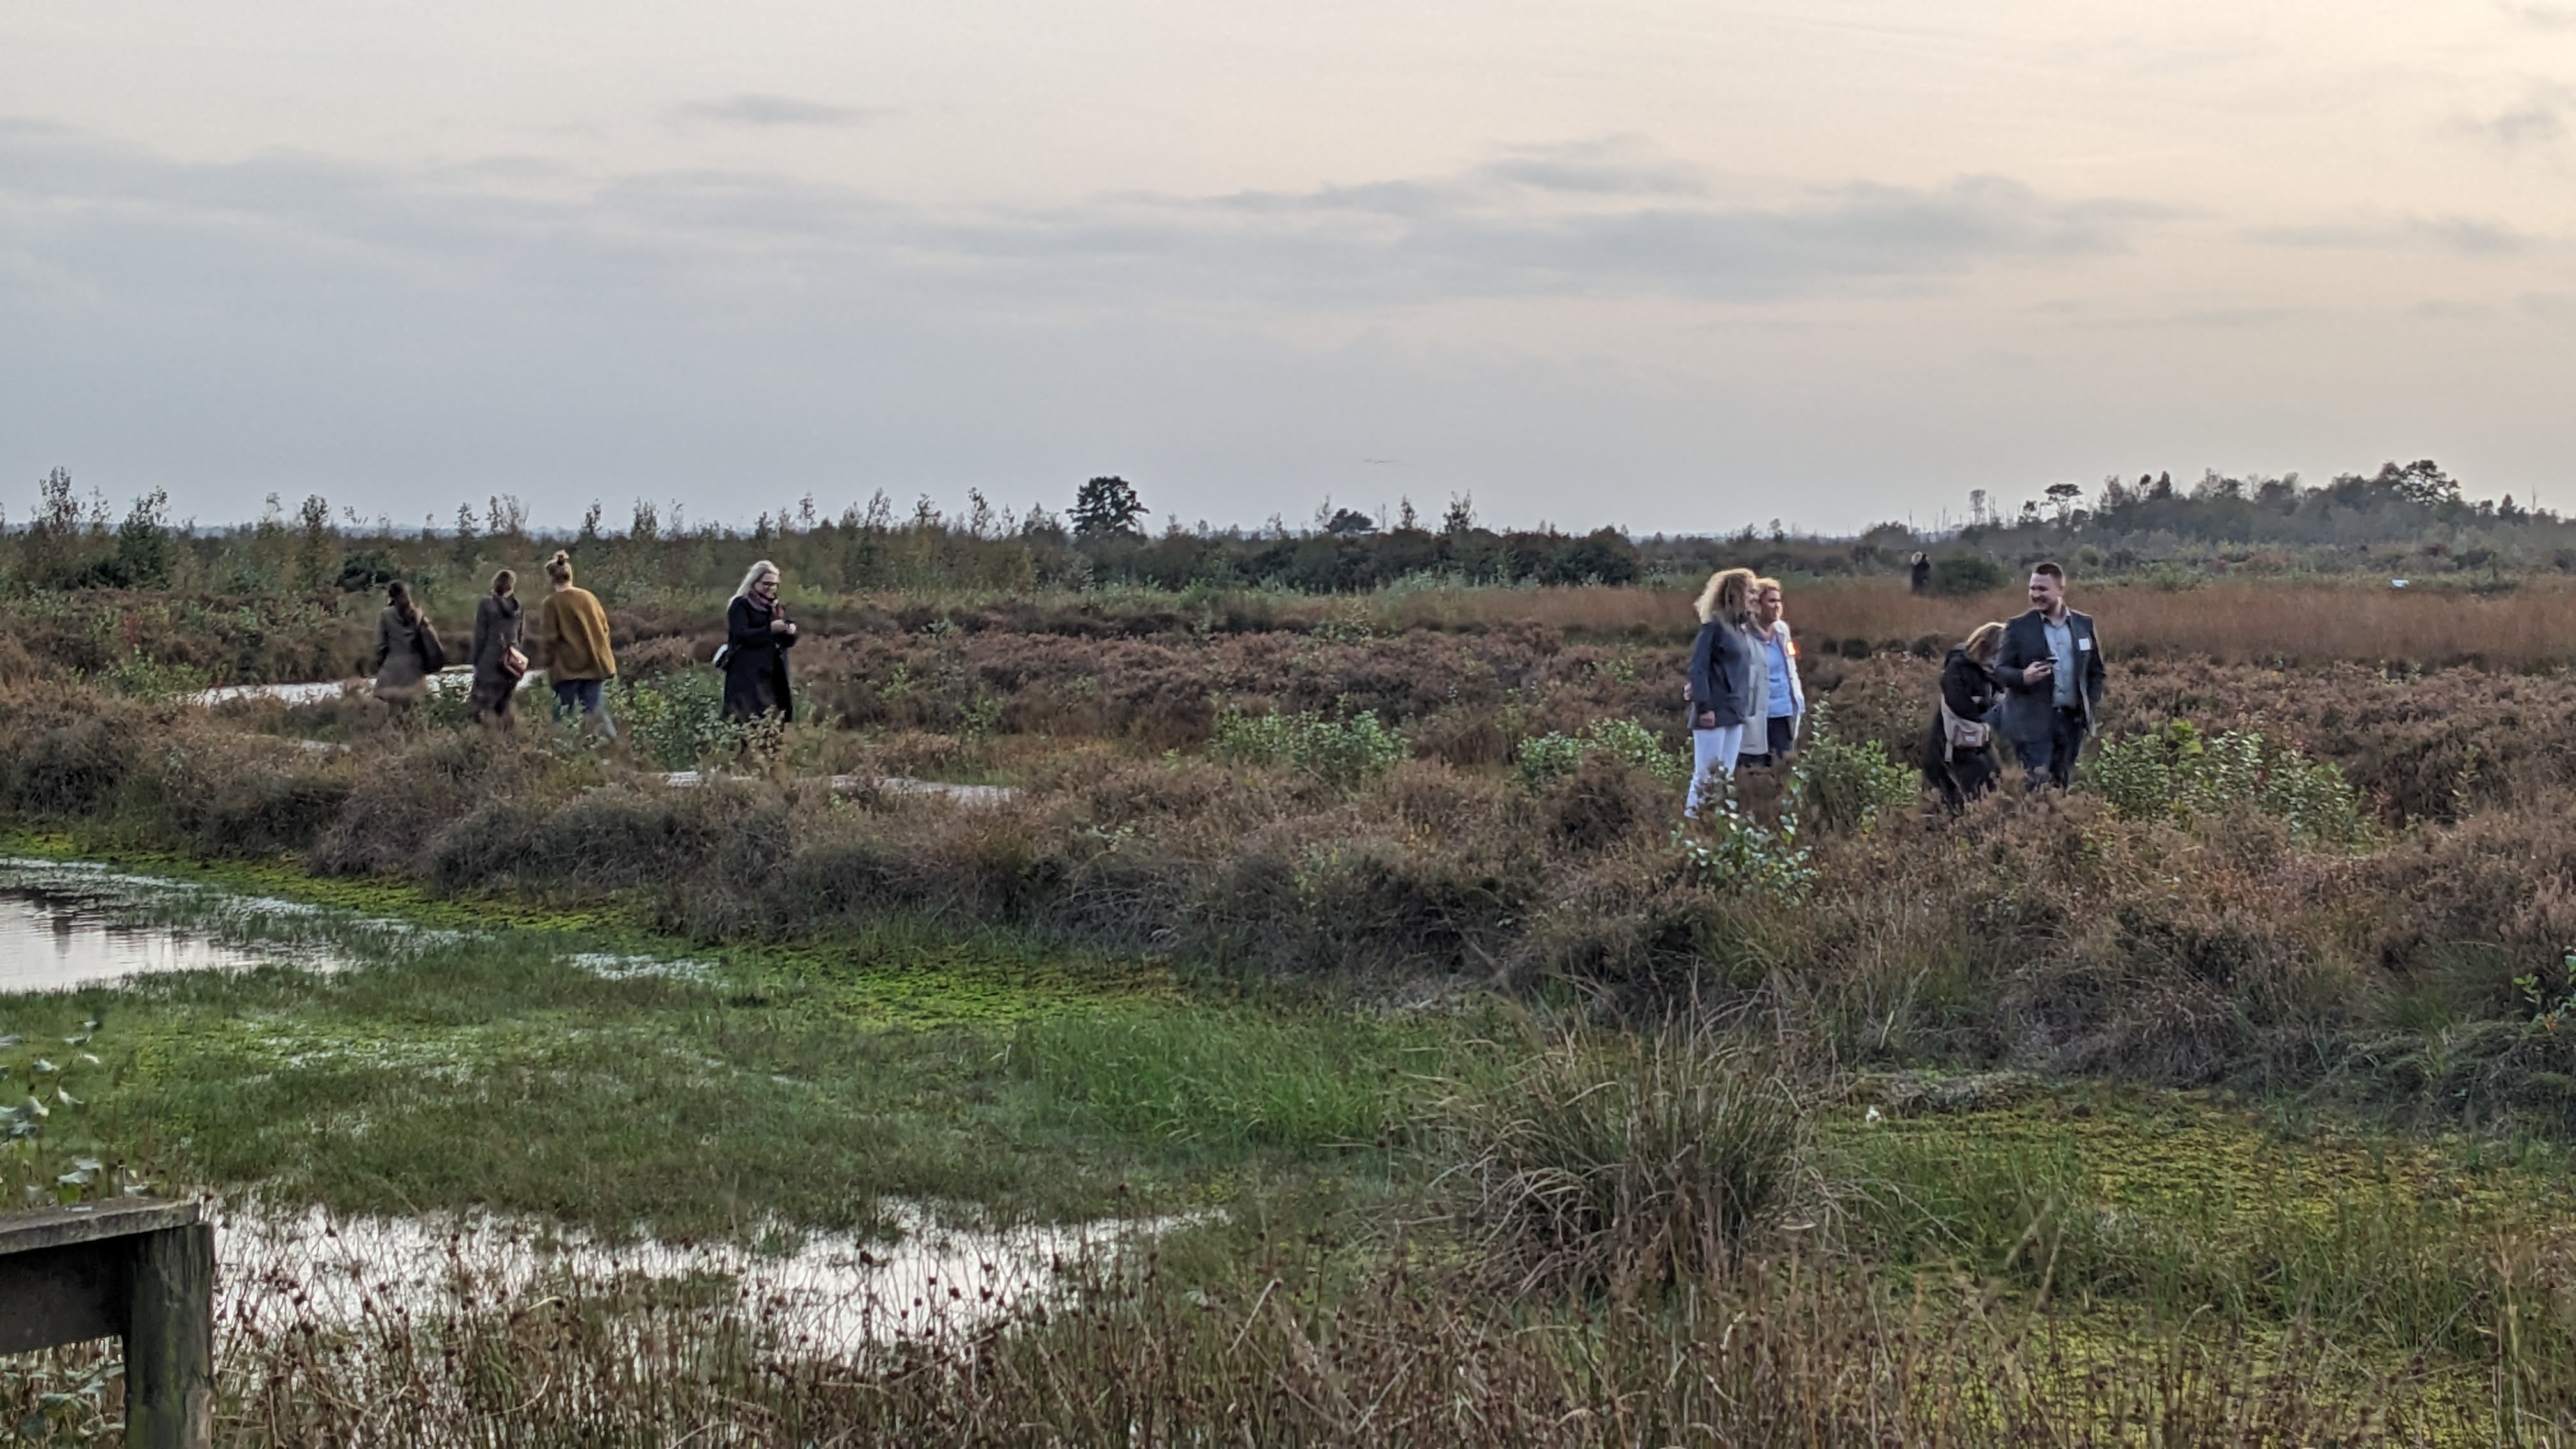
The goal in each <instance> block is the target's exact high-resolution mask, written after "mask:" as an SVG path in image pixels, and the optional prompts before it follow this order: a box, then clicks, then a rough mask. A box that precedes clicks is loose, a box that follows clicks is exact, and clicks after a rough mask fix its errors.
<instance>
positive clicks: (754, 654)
mask: <svg viewBox="0 0 2576 1449" xmlns="http://www.w3.org/2000/svg"><path fill="white" fill-rule="evenodd" d="M795 642H796V625H795V624H794V623H792V622H790V621H789V619H788V617H787V607H786V606H785V605H783V604H781V603H779V602H778V565H776V564H774V563H771V562H770V561H769V560H767V559H762V560H761V561H760V562H758V563H756V564H753V565H752V566H751V572H749V573H747V574H744V575H743V576H742V587H741V588H738V589H736V590H734V593H733V603H732V604H731V605H729V606H727V607H726V609H725V646H724V649H723V650H722V651H721V653H720V655H719V656H718V659H717V663H719V664H720V665H722V666H723V668H724V676H725V686H724V717H725V718H726V719H729V720H732V721H734V722H735V723H737V724H749V723H750V722H751V721H753V720H756V719H758V718H760V717H761V716H762V715H765V714H768V713H770V712H771V711H773V710H775V711H776V712H777V713H778V717H779V718H780V719H781V720H789V719H794V718H795V717H796V708H795V705H794V703H793V702H792V701H791V699H790V697H789V695H788V691H787V650H788V648H789V647H790V646H792V645H793V644H795Z"/></svg>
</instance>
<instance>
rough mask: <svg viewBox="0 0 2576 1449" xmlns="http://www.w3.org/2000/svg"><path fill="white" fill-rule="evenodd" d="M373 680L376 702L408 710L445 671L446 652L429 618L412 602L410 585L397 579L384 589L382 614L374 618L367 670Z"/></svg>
mask: <svg viewBox="0 0 2576 1449" xmlns="http://www.w3.org/2000/svg"><path fill="white" fill-rule="evenodd" d="M369 667H370V668H371V669H372V670H373V671H374V673H375V676H376V698H378V699H381V700H383V701H384V702H385V703H387V704H390V705H393V706H394V707H396V708H397V709H403V710H408V709H410V708H411V707H412V706H413V705H415V704H418V703H420V701H421V696H423V695H425V694H427V693H429V677H430V676H431V675H433V674H436V673H437V672H438V671H440V670H442V669H445V668H446V667H447V651H446V649H444V648H442V647H441V646H440V644H439V642H438V631H437V630H436V629H433V628H431V627H430V626H429V616H428V615H427V614H424V613H422V612H421V611H420V606H419V605H418V604H416V603H414V602H413V601H412V597H411V585H409V584H406V583H404V582H403V581H402V580H400V579H396V580H394V581H393V582H392V583H390V584H387V585H386V586H385V608H384V612H383V613H380V614H378V615H376V654H375V660H374V663H373V664H372V665H370V666H369Z"/></svg>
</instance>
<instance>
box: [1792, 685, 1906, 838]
mask: <svg viewBox="0 0 2576 1449" xmlns="http://www.w3.org/2000/svg"><path fill="white" fill-rule="evenodd" d="M1795 760H1796V763H1795V765H1794V767H1793V768H1792V771H1791V778H1792V786H1791V788H1792V789H1793V790H1794V791H1796V793H1797V794H1798V795H1799V797H1801V798H1802V799H1803V800H1805V801H1806V802H1807V803H1808V804H1809V805H1811V806H1812V807H1813V808H1814V810H1815V820H1816V826H1817V828H1818V829H1820V830H1827V831H1836V832H1842V833H1847V834H1853V835H1858V834H1862V833H1865V832H1866V831H1868V829H1869V828H1870V827H1871V826H1873V825H1875V824H1877V823H1878V817H1879V816H1880V815H1881V814H1883V813H1885V812H1887V811H1890V810H1907V809H1911V808H1913V806H1914V805H1915V804H1916V803H1917V802H1918V801H1919V800H1921V799H1922V795H1923V778H1922V774H1921V772H1919V771H1917V770H1915V769H1912V768H1910V767H1908V766H1905V765H1900V764H1898V763H1896V762H1895V761H1893V760H1891V759H1889V758H1888V757H1887V747H1886V746H1885V745H1882V744H1880V743H1879V742H1878V741H1876V740H1864V741H1862V742H1860V743H1858V744H1848V743H1845V742H1844V741H1843V739H1842V738H1841V737H1840V736H1838V735H1837V734H1835V733H1834V728H1833V716H1832V714H1831V713H1830V712H1829V709H1828V707H1827V705H1826V704H1825V703H1824V702H1823V701H1821V700H1819V701H1817V703H1816V707H1815V711H1814V713H1813V714H1812V715H1811V716H1810V717H1809V719H1808V723H1807V728H1806V731H1805V738H1804V739H1803V740H1802V741H1801V742H1800V744H1799V748H1798V753H1797V755H1796V757H1795Z"/></svg>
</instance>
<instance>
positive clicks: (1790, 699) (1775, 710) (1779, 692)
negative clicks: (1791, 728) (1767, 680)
mask: <svg viewBox="0 0 2576 1449" xmlns="http://www.w3.org/2000/svg"><path fill="white" fill-rule="evenodd" d="M1766 652H1767V653H1769V654H1770V656H1771V718H1773V719H1787V718H1789V717H1790V716H1792V715H1794V714H1796V713H1797V712H1798V697H1797V696H1796V695H1795V694H1792V693H1790V691H1789V651H1788V650H1787V649H1786V648H1784V647H1783V646H1782V645H1781V643H1780V635H1779V633H1778V632H1777V631H1776V630H1775V631H1774V632H1773V633H1772V634H1771V635H1770V642H1769V646H1768V649H1767V650H1766Z"/></svg>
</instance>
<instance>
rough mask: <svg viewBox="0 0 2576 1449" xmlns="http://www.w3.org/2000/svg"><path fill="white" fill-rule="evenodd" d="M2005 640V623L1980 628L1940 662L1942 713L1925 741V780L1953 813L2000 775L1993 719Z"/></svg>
mask: <svg viewBox="0 0 2576 1449" xmlns="http://www.w3.org/2000/svg"><path fill="white" fill-rule="evenodd" d="M2003 642H2004V626H2003V625H2001V624H1979V625H1978V626H1977V627H1976V628H1975V630H1973V631H1972V632H1970V633H1969V635H1968V637H1967V639H1966V641H1965V642H1963V643H1960V644H1958V645H1957V646H1955V647H1953V648H1952V649H1951V650H1950V657H1949V658H1947V659H1945V660H1943V661H1942V662H1941V692H1940V709H1939V710H1938V712H1936V713H1935V714H1934V715H1933V716H1932V728H1931V730H1930V731H1929V732H1928V733H1927V734H1926V735H1925V737H1924V741H1923V779H1924V782H1925V783H1927V784H1929V785H1931V786H1933V787H1934V788H1936V789H1938V790H1939V791H1940V792H1941V799H1942V801H1943V802H1944V803H1946V804H1947V805H1948V806H1949V807H1950V808H1951V809H1952V810H1957V809H1958V808H1959V807H1961V806H1963V805H1965V804H1967V803H1968V802H1969V801H1971V800H1974V799H1976V798H1977V797H1978V796H1980V795H1983V794H1984V793H1986V790H1987V787H1989V786H1991V785H1993V784H1994V783H1995V776H1996V775H1997V774H1999V773H2001V767H2000V766H1998V765H1997V764H1996V763H1995V728H1994V721H1993V719H1992V716H1993V714H1994V711H1995V707H1996V706H1997V705H1998V704H2000V703H2002V701H2003V697H2004V685H2003V681H2002V680H2000V679H1998V678H1996V677H1995V670H1994V663H1995V653H1996V651H1998V650H2000V649H2001V648H2003Z"/></svg>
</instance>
